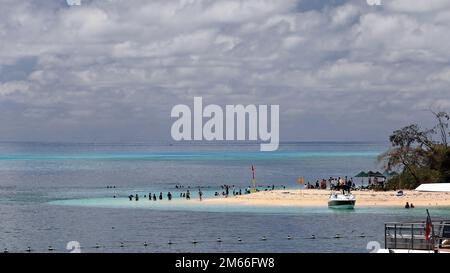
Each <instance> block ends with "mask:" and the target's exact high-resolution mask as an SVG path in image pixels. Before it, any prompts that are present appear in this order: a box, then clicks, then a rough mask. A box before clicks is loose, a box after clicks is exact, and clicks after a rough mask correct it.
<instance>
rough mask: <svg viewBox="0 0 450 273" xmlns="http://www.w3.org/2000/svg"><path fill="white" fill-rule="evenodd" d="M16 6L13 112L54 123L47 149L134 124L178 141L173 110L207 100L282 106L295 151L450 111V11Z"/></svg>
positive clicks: (9, 66)
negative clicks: (329, 133)
mask: <svg viewBox="0 0 450 273" xmlns="http://www.w3.org/2000/svg"><path fill="white" fill-rule="evenodd" d="M2 1H4V2H5V3H4V4H3V5H2V9H1V10H0V41H2V42H1V43H0V75H1V76H0V105H5V104H8V105H13V106H11V107H8V111H9V113H10V112H14V111H15V112H16V113H15V116H16V117H17V120H16V125H15V127H14V128H17V127H18V126H21V127H22V128H26V127H27V124H29V123H30V122H33V123H36V122H37V121H38V120H40V121H41V122H42V123H43V124H47V123H49V122H50V121H51V122H52V124H53V125H54V126H52V127H51V128H49V127H46V126H43V129H42V131H40V132H35V134H34V135H35V136H36V137H38V136H41V137H42V138H45V137H46V136H48V135H52V133H51V132H53V131H58V132H61V131H65V130H67V131H68V132H74V131H82V130H84V129H83V128H85V127H86V128H97V127H98V128H103V129H105V132H108V135H109V136H113V135H114V134H111V132H114V131H120V132H121V133H120V135H121V136H123V134H122V131H124V130H123V126H125V125H124V124H133V126H140V127H145V126H147V124H149V123H152V124H153V126H152V128H151V129H150V128H149V129H148V130H140V131H141V132H143V133H142V135H139V136H136V135H135V134H134V135H133V134H132V131H133V130H129V131H130V141H131V140H136V139H134V137H135V136H136V137H137V138H139V139H138V140H146V139H147V138H148V139H150V138H152V137H155V138H163V139H164V138H167V137H168V134H167V132H168V131H167V128H169V127H170V124H169V123H170V120H169V118H168V117H169V115H168V113H169V111H170V109H171V107H172V105H175V104H178V103H190V102H191V99H192V97H193V96H194V95H203V96H205V100H207V101H208V103H264V104H267V103H273V104H280V105H281V115H282V122H283V123H284V125H285V126H284V128H288V129H285V131H283V126H281V128H282V131H281V137H282V138H284V139H296V138H302V131H305V130H308V129H309V128H308V125H311V124H314V128H318V129H317V130H319V129H320V128H321V126H322V128H321V130H335V131H336V132H340V134H338V135H339V137H342V138H344V139H345V138H348V137H352V139H355V138H357V137H353V136H355V135H356V136H358V135H360V132H361V131H365V132H367V133H369V132H373V136H374V138H382V137H384V136H385V134H386V131H387V130H389V129H390V128H392V126H394V125H391V124H390V122H393V123H395V124H397V123H398V124H400V123H401V124H404V123H408V122H411V121H413V120H411V119H413V118H412V117H414V119H422V117H423V115H426V113H422V112H420V113H417V112H416V110H415V109H417V108H424V107H425V106H426V105H438V106H439V107H446V106H447V105H448V103H447V101H446V97H447V96H448V95H447V93H446V92H448V91H449V90H448V89H449V85H450V83H449V78H450V74H449V72H448V71H449V69H450V68H449V64H448V59H449V58H450V50H449V49H448V44H450V35H449V34H450V33H449V32H450V20H449V19H448V18H449V17H448V14H450V4H448V1H444V0H442V1H439V0H432V1H419V0H417V1H415V0H414V1H410V0H408V1H406V0H405V1H403V0H390V1H387V0H386V1H383V6H380V7H371V6H368V5H366V4H365V3H361V2H360V1H351V0H350V1H347V2H346V3H343V4H340V5H339V4H334V5H325V7H324V8H320V9H314V8H312V9H305V10H299V9H297V6H298V4H299V1H294V0H231V1H225V0H180V1H176V0H155V1H146V0H115V1H103V0H91V1H85V2H83V4H82V5H81V6H76V7H68V6H66V5H63V4H61V1H56V0H54V1H53V0H52V1H37V0H27V1H15V0H2ZM305 1H306V0H303V2H304V3H306V2H305ZM425 2H426V3H427V4H424V3H425ZM30 57H31V58H36V62H35V63H33V66H31V65H29V66H28V67H25V66H27V64H26V63H25V64H23V62H21V61H20V60H23V59H24V58H30ZM5 71H8V72H7V73H6V72H5ZM19 72H20V73H19ZM425 97H426V98H427V99H426V100H425V99H423V98H425ZM419 102H420V103H419ZM337 106H339V107H337ZM411 106H412V107H411ZM1 109H6V108H5V107H3V108H0V114H1V112H2V110H1ZM23 109H28V110H27V111H24V110H23ZM3 111H6V110H3ZM283 113H286V116H285V117H283ZM318 113H320V114H318ZM305 115H306V117H308V119H307V121H305V123H304V124H299V125H298V126H291V125H289V124H297V123H298V120H299V119H306V117H305ZM0 116H1V115H0ZM4 116H5V117H6V115H4ZM31 117H33V118H31ZM0 120H1V121H2V124H3V128H4V130H6V129H7V128H8V124H9V123H8V120H6V118H4V119H1V118H0ZM349 121H352V124H358V125H357V126H356V125H355V126H353V127H346V125H345V124H347V123H348V122H349ZM17 124H19V125H17ZM99 124H101V126H100V125H99ZM333 124H342V126H341V127H339V126H338V125H333ZM369 124H371V125H370V126H369ZM386 124H389V126H387V125H386ZM56 125H57V126H56ZM97 125H99V126H97ZM126 126H128V125H126ZM129 126H131V125H129ZM330 126H335V127H333V128H330ZM5 128H6V129H5ZM127 128H128V127H127ZM52 130H53V131H52ZM23 132H24V129H22V130H20V133H17V138H20V137H21V136H22V135H21V134H23ZM314 132H316V131H314V130H313V131H312V132H311V133H310V134H309V136H311V135H314ZM320 132H321V131H317V132H316V136H317V137H319V138H321V137H322V136H323V135H322V134H321V133H320ZM8 133H9V134H10V136H11V137H12V138H14V137H16V135H14V131H13V130H8ZM93 134H94V133H93ZM95 134H96V137H98V138H100V139H101V138H102V137H104V135H103V134H104V133H102V131H101V130H100V129H99V131H96V133H95ZM53 135H58V134H53ZM361 137H363V136H362V135H361ZM148 139H147V140H148Z"/></svg>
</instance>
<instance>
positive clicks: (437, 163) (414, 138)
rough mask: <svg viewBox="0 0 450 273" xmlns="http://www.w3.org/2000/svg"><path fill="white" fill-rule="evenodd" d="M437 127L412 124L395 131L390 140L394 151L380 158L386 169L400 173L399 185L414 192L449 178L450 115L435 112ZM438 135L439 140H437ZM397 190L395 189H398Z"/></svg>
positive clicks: (391, 149)
mask: <svg viewBox="0 0 450 273" xmlns="http://www.w3.org/2000/svg"><path fill="white" fill-rule="evenodd" d="M431 112H432V113H433V115H434V116H435V118H436V121H437V124H436V126H434V127H433V128H432V129H422V128H421V127H420V126H419V125H417V124H412V125H409V126H406V127H403V128H401V129H399V130H395V131H394V132H393V133H392V135H391V136H390V137H389V141H390V142H391V148H390V149H389V150H388V151H387V152H385V153H383V154H382V155H380V157H379V160H380V161H382V162H384V163H385V169H386V170H388V171H391V170H393V169H396V170H400V171H401V173H400V175H399V177H397V178H396V179H394V181H396V183H398V184H399V185H400V184H404V185H408V187H410V188H412V187H415V186H418V185H419V184H421V183H432V182H444V181H447V180H448V179H449V178H450V171H449V169H450V166H449V165H450V149H449V147H448V142H447V134H448V133H447V129H448V121H449V115H448V114H447V113H445V112H433V111H431ZM435 135H438V136H439V140H438V141H436V140H434V136H435ZM395 187H396V186H395Z"/></svg>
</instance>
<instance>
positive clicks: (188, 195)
mask: <svg viewBox="0 0 450 273" xmlns="http://www.w3.org/2000/svg"><path fill="white" fill-rule="evenodd" d="M186 199H187V200H190V199H191V193H190V192H189V190H187V192H186Z"/></svg>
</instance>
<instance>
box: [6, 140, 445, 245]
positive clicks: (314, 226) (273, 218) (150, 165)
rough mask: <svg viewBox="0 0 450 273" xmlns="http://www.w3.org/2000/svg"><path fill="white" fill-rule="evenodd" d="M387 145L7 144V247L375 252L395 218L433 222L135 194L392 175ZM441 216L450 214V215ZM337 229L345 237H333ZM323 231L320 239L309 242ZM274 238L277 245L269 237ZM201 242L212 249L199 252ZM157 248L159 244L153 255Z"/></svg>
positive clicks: (394, 212) (385, 213) (402, 214)
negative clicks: (384, 168)
mask: <svg viewBox="0 0 450 273" xmlns="http://www.w3.org/2000/svg"><path fill="white" fill-rule="evenodd" d="M386 148H387V147H386V145H385V144H383V143H360V142H348V143H338V142H327V143H314V142H303V143H282V144H281V146H280V149H279V150H278V151H277V152H273V153H261V152H259V145H241V144H239V145H238V144H236V145H234V144H233V145H228V144H227V145H225V144H215V145H209V144H206V145H203V144H196V143H189V144H186V145H182V144H178V143H175V144H142V143H139V144H96V143H92V144H76V143H0V219H2V225H0V248H5V247H7V248H8V249H9V250H10V251H11V252H23V251H24V250H25V249H26V248H27V246H30V247H32V248H33V249H34V250H35V251H39V252H46V249H47V247H48V246H49V245H52V246H53V247H54V248H55V249H56V251H57V252H66V251H67V250H66V249H65V246H66V244H67V242H69V241H73V240H76V241H79V242H80V243H81V244H82V246H85V249H84V251H88V252H105V251H106V252H367V249H366V245H367V243H368V242H369V241H373V240H376V241H380V242H382V241H383V240H384V238H383V227H384V222H387V221H400V220H407V221H413V220H420V221H423V220H424V219H425V211H424V209H422V208H417V209H415V210H403V209H395V208H383V209H371V208H357V209H355V210H354V211H346V212H341V211H333V210H329V209H327V208H304V209H300V208H296V207H283V208H276V207H242V206H226V207H224V206H218V205H217V206H202V205H199V204H198V203H195V202H190V203H186V202H178V201H177V199H175V200H174V202H171V203H168V202H164V201H161V202H160V201H157V202H153V201H152V202H150V201H148V200H145V201H144V200H142V201H139V202H134V203H133V202H130V201H128V199H126V196H127V195H129V194H136V193H139V195H140V196H142V195H143V194H145V193H148V192H153V193H155V192H156V193H158V192H160V191H162V192H164V193H166V192H168V191H171V192H173V193H174V196H177V193H178V192H177V189H176V185H183V186H184V187H185V188H187V187H190V188H191V189H192V192H195V191H196V190H197V189H198V188H199V187H200V188H202V190H203V191H204V192H205V193H206V195H207V196H211V194H212V193H213V192H215V191H220V185H223V184H229V185H235V186H236V188H245V187H247V186H249V185H250V183H251V171H250V166H251V165H252V164H254V165H255V167H256V178H257V183H258V185H259V186H260V187H266V186H271V185H274V186H275V187H278V188H279V187H281V186H286V187H287V188H295V187H297V179H298V176H300V175H301V176H303V177H304V179H305V182H308V181H309V182H315V180H317V179H321V178H328V177H330V176H335V177H337V176H346V175H348V176H352V175H354V174H356V173H358V172H359V171H361V170H365V171H368V170H380V169H379V164H378V163H377V159H376V157H377V155H378V154H380V153H381V152H383V151H384V150H385V149H386ZM357 183H359V181H357ZM108 186H114V188H111V187H108ZM113 195H116V196H118V197H119V198H116V199H114V198H112V196H113ZM123 197H125V198H123ZM122 198H123V199H122ZM141 198H142V197H141ZM149 203H150V204H149ZM431 212H432V215H433V217H434V218H436V219H439V218H450V210H448V209H431ZM336 233H339V234H341V235H342V236H341V239H339V240H332V239H331V238H333V236H334V234H336ZM360 233H364V234H365V236H364V237H359V236H356V235H357V234H360ZM311 234H315V235H316V236H317V238H321V239H320V240H321V241H320V243H319V242H318V241H312V240H304V239H302V238H309V237H310V236H311ZM263 235H264V236H267V238H268V240H266V241H264V242H263V241H261V240H260V238H261V236H263ZM287 235H290V236H292V237H294V238H296V239H295V240H289V241H288V240H286V236H287ZM217 237H221V238H222V239H223V243H221V244H217V242H216V238H217ZM238 237H240V238H242V239H243V240H242V242H239V243H238V241H237V238H238ZM193 239H196V240H199V241H201V243H199V244H197V245H196V246H193V245H192V244H191V243H190V242H191V240H193ZM169 240H170V241H172V242H174V244H172V245H170V246H169V245H168V244H167V242H168V241H169ZM145 241H147V242H152V247H151V248H144V247H143V242H145ZM121 242H122V243H124V244H125V246H124V247H120V243H121ZM96 243H99V244H101V245H102V248H95V247H93V246H94V245H95V244H96ZM103 246H104V247H103Z"/></svg>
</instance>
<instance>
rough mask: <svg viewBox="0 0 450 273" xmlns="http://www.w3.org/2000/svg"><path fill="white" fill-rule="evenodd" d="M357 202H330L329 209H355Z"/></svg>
mask: <svg viewBox="0 0 450 273" xmlns="http://www.w3.org/2000/svg"><path fill="white" fill-rule="evenodd" d="M355 203H356V201H355V200H330V201H328V207H329V208H332V209H354V208H355Z"/></svg>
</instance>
